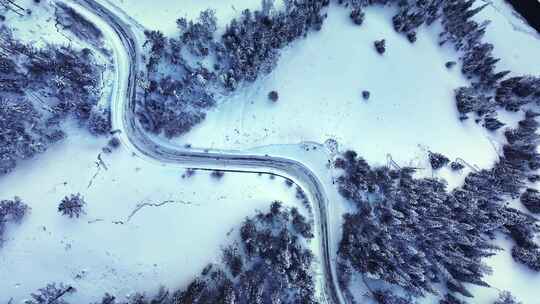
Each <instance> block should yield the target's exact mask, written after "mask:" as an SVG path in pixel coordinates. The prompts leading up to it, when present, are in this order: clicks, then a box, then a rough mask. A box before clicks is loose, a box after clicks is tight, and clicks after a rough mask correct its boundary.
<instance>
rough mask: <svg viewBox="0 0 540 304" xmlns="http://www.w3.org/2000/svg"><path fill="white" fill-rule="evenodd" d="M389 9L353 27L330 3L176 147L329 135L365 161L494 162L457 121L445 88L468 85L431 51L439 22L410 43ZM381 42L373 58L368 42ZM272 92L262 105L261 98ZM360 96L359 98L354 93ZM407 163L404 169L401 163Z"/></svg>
mask: <svg viewBox="0 0 540 304" xmlns="http://www.w3.org/2000/svg"><path fill="white" fill-rule="evenodd" d="M391 16H392V9H391V8H388V7H384V8H383V7H369V8H368V9H366V19H365V22H364V24H363V25H362V26H361V27H358V26H354V25H353V24H352V23H351V21H350V19H349V17H348V13H347V10H345V9H343V8H340V7H336V6H333V5H331V6H330V8H329V10H328V19H327V20H326V21H325V25H324V26H323V29H322V30H321V31H320V32H316V33H310V34H309V35H308V37H307V38H306V39H301V40H300V41H298V42H295V43H293V44H292V45H291V47H289V48H287V49H286V50H285V51H284V52H283V54H282V56H281V58H280V60H279V62H278V65H277V68H276V69H275V70H274V71H273V72H272V73H271V74H270V75H268V76H266V77H262V78H261V79H259V80H257V81H256V82H255V83H253V84H246V85H245V87H242V88H240V89H238V90H237V92H236V93H234V94H233V95H232V96H226V97H224V98H222V99H221V100H220V104H219V105H218V106H217V107H216V108H215V109H213V110H211V111H210V112H209V113H208V115H207V118H206V120H205V121H203V122H202V123H201V124H200V125H197V126H195V127H194V129H193V130H192V131H191V132H189V133H187V134H186V135H184V136H182V137H180V138H179V139H178V141H179V142H180V143H183V144H192V145H193V146H194V147H211V148H220V149H246V148H250V147H256V146H261V145H267V144H274V143H298V142H301V141H314V142H319V143H323V142H325V140H327V139H329V138H332V139H335V140H337V141H338V143H339V144H340V147H341V150H344V149H347V148H352V149H354V150H356V151H358V152H359V154H360V155H361V156H362V157H364V158H365V159H367V160H368V161H369V162H370V163H371V164H379V165H384V164H386V161H387V153H391V154H392V157H393V159H394V160H395V161H396V162H397V163H398V164H400V165H402V166H403V165H406V164H413V165H416V166H419V167H426V166H427V164H426V160H427V153H426V152H427V150H432V151H435V152H440V153H443V154H445V155H447V156H448V157H449V158H452V159H455V158H457V157H461V158H463V159H465V160H466V161H468V162H469V163H471V164H475V165H478V166H479V167H481V168H486V167H490V166H491V165H492V164H493V162H494V160H495V159H496V153H495V150H494V148H493V144H492V142H491V141H496V140H497V139H496V138H491V137H492V135H490V134H489V133H488V132H487V131H486V130H484V129H483V128H482V127H481V126H479V125H477V124H475V122H474V119H469V120H468V121H465V122H460V121H459V119H458V113H457V110H456V106H455V99H454V89H456V88H458V87H460V86H465V85H467V84H468V82H467V80H466V79H465V78H464V77H463V76H462V75H461V72H460V66H459V65H457V66H455V67H453V68H452V69H447V68H446V67H445V63H446V62H448V61H458V54H457V53H456V52H454V51H453V49H451V48H450V46H444V47H439V45H438V43H437V41H438V40H437V36H438V33H439V27H440V25H435V26H433V27H429V28H426V27H422V28H421V29H420V31H419V33H418V41H417V42H416V43H415V44H411V43H409V42H408V41H407V39H406V38H405V37H404V36H403V35H399V34H397V33H395V31H394V30H393V28H392V23H391ZM383 38H384V39H386V45H387V51H386V53H385V54H384V55H382V56H381V55H379V54H378V53H377V52H376V51H375V49H374V47H373V42H374V41H375V40H379V39H383ZM271 90H276V91H277V92H278V93H279V100H278V101H277V102H276V103H272V102H271V101H270V100H269V99H268V93H269V92H270V91H271ZM363 90H367V91H370V93H371V96H370V98H369V100H364V99H363V98H362V91H363ZM411 162H412V163H411Z"/></svg>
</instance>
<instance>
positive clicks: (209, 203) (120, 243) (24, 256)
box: [0, 127, 316, 303]
mask: <svg viewBox="0 0 540 304" xmlns="http://www.w3.org/2000/svg"><path fill="white" fill-rule="evenodd" d="M70 129H71V128H70ZM69 135H70V136H68V138H67V139H66V140H65V141H63V142H62V143H60V144H58V145H56V146H55V147H53V148H51V151H50V152H48V153H46V154H43V155H41V156H40V157H37V158H35V159H33V160H29V161H27V162H24V163H21V166H20V168H18V169H17V170H16V171H15V172H14V173H13V174H12V175H10V178H9V179H4V180H3V181H2V183H0V193H2V195H3V198H8V197H5V196H6V195H7V194H8V193H9V194H17V195H19V196H20V197H21V198H22V199H23V200H24V201H25V202H26V203H28V205H29V206H30V207H31V208H32V209H31V211H30V213H29V215H28V216H27V218H26V219H25V221H24V222H23V224H21V225H17V226H10V228H9V231H8V233H7V234H6V236H7V237H8V238H9V239H8V240H6V242H5V243H4V246H3V248H2V249H1V250H0V269H1V272H2V273H3V274H4V275H1V276H0V302H1V303H7V302H8V301H9V299H10V298H11V297H13V300H14V302H13V303H21V302H22V300H23V299H25V298H27V297H28V296H29V294H30V293H31V292H34V291H35V290H37V289H38V288H41V287H43V286H45V285H46V284H47V283H49V282H64V283H66V284H69V285H73V286H74V287H75V288H77V290H78V291H77V293H75V294H74V295H73V296H70V298H69V300H70V302H74V303H90V302H94V301H98V300H100V297H101V296H102V295H103V294H104V293H105V292H110V293H113V294H115V295H117V296H118V297H119V299H121V298H122V297H124V296H126V295H128V294H130V293H134V292H147V293H148V294H154V293H155V292H157V290H158V288H159V286H160V285H162V284H163V285H164V286H166V287H168V288H170V289H178V288H181V287H184V286H186V285H187V284H188V283H189V282H190V281H191V280H192V279H193V278H194V277H195V276H196V275H198V274H199V273H200V271H201V270H202V269H203V268H204V266H206V265H207V264H208V263H210V262H219V261H220V248H221V247H222V246H226V245H229V244H232V243H233V242H234V241H236V236H237V235H238V231H237V228H238V227H239V225H240V224H241V222H242V221H243V219H244V218H245V217H246V216H252V215H254V214H255V210H257V209H258V210H267V209H268V208H269V205H270V203H271V202H272V201H273V200H281V201H283V202H284V204H285V206H291V205H293V206H297V207H299V206H300V207H301V206H302V205H301V203H300V202H299V201H298V200H297V199H296V198H295V194H296V192H295V188H294V187H288V186H287V185H286V184H285V183H284V180H283V179H281V178H278V177H276V178H275V179H270V177H269V176H268V175H261V176H259V175H257V174H240V173H237V174H234V173H226V174H225V175H224V176H223V178H221V179H219V180H217V179H215V178H213V177H211V176H210V172H202V171H197V172H196V173H195V175H194V176H192V177H191V178H182V177H181V176H182V174H183V173H184V171H183V170H181V169H180V168H170V167H163V166H159V165H155V164H152V163H149V162H147V161H144V160H141V159H140V158H138V157H135V156H133V155H132V154H131V152H129V151H127V150H126V149H125V148H122V147H121V148H119V150H116V151H115V152H114V153H112V154H103V153H102V154H101V159H102V160H103V163H101V162H100V161H99V160H98V159H97V155H98V153H99V152H100V150H101V147H103V145H104V144H105V142H104V141H103V140H98V139H96V138H95V137H92V136H90V135H88V134H86V133H85V131H80V130H78V129H77V128H76V127H74V128H72V131H71V132H70V134H69ZM99 163H101V164H100V165H99V167H98V166H97V164H99ZM77 192H80V193H81V194H82V195H83V196H84V199H85V200H86V202H87V206H86V213H87V214H86V215H84V216H82V217H81V218H79V219H69V218H67V217H63V216H61V215H60V214H59V213H58V212H57V206H58V203H59V202H60V201H61V200H62V198H63V197H64V196H65V195H69V194H71V193H77ZM143 205H144V206H143ZM141 206H142V207H141ZM233 228H234V230H232V229H233ZM312 245H313V246H315V247H316V245H314V244H312ZM5 274H9V275H5Z"/></svg>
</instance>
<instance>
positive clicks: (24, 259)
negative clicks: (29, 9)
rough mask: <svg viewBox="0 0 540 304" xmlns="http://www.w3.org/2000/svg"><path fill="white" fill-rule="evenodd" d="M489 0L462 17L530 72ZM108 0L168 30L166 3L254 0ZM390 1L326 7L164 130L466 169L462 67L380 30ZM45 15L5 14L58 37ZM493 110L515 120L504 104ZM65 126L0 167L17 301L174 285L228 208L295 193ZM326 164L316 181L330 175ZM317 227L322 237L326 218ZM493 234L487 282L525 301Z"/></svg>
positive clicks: (203, 138)
mask: <svg viewBox="0 0 540 304" xmlns="http://www.w3.org/2000/svg"><path fill="white" fill-rule="evenodd" d="M21 2H22V1H21ZM27 2H30V1H29V0H28V1H27ZM493 2H494V4H493V6H490V7H488V8H486V9H485V10H484V11H483V12H482V13H481V14H479V16H478V17H477V18H482V19H486V18H487V19H490V20H492V24H491V25H490V26H489V27H488V31H487V35H486V38H487V40H488V41H490V42H493V43H494V44H495V51H494V53H495V55H496V56H498V57H501V58H502V59H501V61H500V63H499V67H500V69H501V70H503V69H510V70H512V71H513V72H514V74H515V75H518V74H522V73H533V74H540V68H539V67H537V66H535V65H533V64H531V58H534V57H535V54H538V53H540V42H539V41H538V34H536V33H535V32H531V30H530V29H528V28H527V26H526V25H524V24H523V23H522V21H520V20H519V19H518V18H516V17H515V16H513V15H512V14H511V13H508V7H507V6H506V4H505V3H504V2H503V1H502V0H497V1H493ZM111 3H113V4H115V5H117V6H118V7H120V8H121V9H123V10H125V11H126V12H127V14H128V15H130V16H131V17H133V18H134V19H135V20H137V21H138V22H140V23H141V24H142V25H143V26H145V27H148V28H152V29H160V30H162V31H163V32H165V33H166V34H169V35H175V33H176V24H175V20H176V18H178V17H188V18H195V17H196V16H197V15H198V14H199V12H200V11H201V10H204V9H206V8H213V9H215V10H216V13H217V17H218V21H219V25H220V26H221V27H222V28H223V26H224V25H225V24H227V22H228V21H229V20H230V18H232V17H234V16H237V15H238V14H239V13H240V12H241V10H242V9H244V8H257V7H259V1H246V0H240V1H235V0H222V1H210V0H198V1H195V0H190V1H181V2H179V1H170V0H167V1H165V0H155V1H137V0H114V1H113V0H111ZM148 12H152V13H148ZM391 14H392V12H391V11H389V10H388V9H383V8H380V7H371V8H368V9H367V10H366V19H365V23H364V25H363V26H361V27H356V26H354V25H352V24H351V22H350V20H349V18H348V13H347V11H346V10H345V9H342V8H337V7H331V8H330V11H329V14H328V19H327V20H326V24H325V26H324V27H323V29H322V30H321V32H318V33H311V34H310V35H309V36H308V37H307V38H306V39H303V40H300V41H298V42H295V43H293V44H292V45H291V46H290V47H288V48H287V49H286V50H285V51H284V52H283V54H282V56H281V59H280V61H279V63H278V66H277V68H276V69H275V70H274V71H273V72H272V73H271V74H270V75H268V76H265V77H262V78H261V79H259V80H258V81H256V82H255V83H253V84H248V85H246V86H245V87H244V88H241V89H239V90H238V92H237V93H235V94H233V95H232V96H227V97H226V98H222V99H221V100H220V101H219V105H218V107H216V108H215V109H214V110H212V111H211V112H210V113H209V114H208V117H207V119H206V120H205V121H204V122H203V123H202V124H201V125H199V126H197V127H195V128H194V130H193V131H192V132H190V133H188V134H187V135H186V136H184V137H182V138H180V139H178V142H179V143H181V144H184V143H189V144H192V145H193V146H195V147H201V148H218V149H241V150H244V149H251V148H256V147H260V146H266V145H273V144H296V143H299V142H302V141H313V142H317V143H324V142H325V141H326V140H327V139H334V140H336V141H337V142H338V143H339V148H340V150H341V151H343V150H345V149H349V148H350V149H355V150H356V151H358V153H359V154H360V155H361V156H363V157H364V158H366V159H367V160H368V161H369V162H370V163H371V164H373V165H383V164H386V162H387V160H388V159H387V154H391V156H392V159H393V160H395V161H396V162H397V163H398V164H399V165H414V166H419V167H422V168H426V170H423V171H422V172H423V173H424V174H425V175H430V174H431V171H430V170H428V169H427V166H428V165H427V151H428V150H431V151H434V152H440V153H443V154H445V155H447V156H448V157H450V158H452V159H455V158H458V157H460V158H463V159H464V160H466V161H467V162H469V163H471V164H473V165H477V166H478V167H480V168H486V167H489V166H491V165H492V164H493V162H494V161H495V160H496V157H497V153H496V150H497V149H498V146H499V144H498V142H500V141H501V138H500V136H496V135H493V134H491V133H489V132H487V131H486V130H485V129H483V128H482V127H481V126H478V125H476V124H475V123H474V121H473V120H472V119H470V120H468V121H466V122H460V121H459V120H458V114H457V111H456V109H455V101H454V98H453V96H454V95H453V89H455V88H457V87H459V86H463V85H467V81H466V80H465V79H464V78H463V76H462V75H461V73H460V71H459V66H455V67H454V68H453V69H450V70H448V69H446V68H445V67H444V64H445V62H447V61H450V60H454V61H458V60H457V59H458V56H459V55H458V54H457V53H455V52H454V51H453V50H452V49H451V48H450V47H449V46H445V47H439V46H438V44H437V35H438V31H439V28H438V27H436V26H435V27H430V28H425V27H423V28H421V29H420V31H419V33H418V41H417V42H416V43H415V44H410V43H409V42H408V41H407V40H406V38H405V37H403V36H402V35H398V34H396V33H395V32H394V30H393V29H392V27H391V20H390V18H391ZM45 15H46V14H45V13H43V14H35V15H34V16H35V17H36V18H42V19H43V20H41V19H39V20H40V22H38V23H36V24H34V23H33V22H27V23H28V24H32V26H36V27H37V28H36V29H32V30H31V31H34V32H31V31H30V29H28V31H25V27H24V26H26V25H21V26H18V27H19V28H20V30H19V31H18V32H17V33H16V34H17V35H20V36H19V37H20V38H21V39H35V37H36V36H39V37H41V38H40V39H39V40H44V41H47V42H55V41H56V42H58V43H69V42H68V40H67V39H66V38H65V37H63V36H62V35H60V34H59V33H58V32H56V30H55V29H54V23H53V22H52V23H51V22H50V20H48V21H49V22H47V19H46V18H43V17H39V16H45ZM10 22H11V21H10ZM21 24H22V23H21ZM24 24H26V23H24ZM51 26H52V27H51ZM516 27H517V28H518V30H516V29H515V28H516ZM38 30H41V31H42V32H41V31H38ZM51 32H53V34H47V33H51ZM25 35H27V36H25ZM32 37H34V38H32ZM382 38H384V39H386V43H387V52H386V53H385V54H384V55H383V56H380V55H378V54H377V53H376V52H375V51H374V49H373V41H374V40H378V39H382ZM271 90H277V91H278V93H279V100H278V102H277V103H271V102H270V101H269V100H268V98H267V94H268V92H269V91H271ZM363 90H369V91H370V92H371V97H370V99H369V100H367V101H365V100H363V99H362V96H361V92H362V91H363ZM105 99H106V98H105ZM503 118H504V120H505V121H508V122H515V120H516V116H515V115H504V116H503ZM69 129H70V130H71V131H70V136H69V137H68V139H67V140H66V141H64V142H62V143H60V144H58V145H56V146H55V147H53V148H51V149H50V150H49V151H48V152H47V153H45V154H43V155H41V156H39V157H37V158H35V159H33V160H30V161H26V162H24V163H21V164H20V165H19V166H18V167H17V169H16V171H15V172H14V173H13V174H11V175H9V176H8V177H7V178H3V179H2V180H1V181H0V199H8V198H11V197H12V196H14V195H18V196H20V197H21V198H22V199H23V201H25V202H26V203H28V204H29V205H30V207H31V208H32V210H31V212H30V214H29V216H28V217H27V219H26V220H25V221H24V222H23V224H22V225H19V226H10V228H9V230H8V232H7V236H8V240H7V242H6V243H5V245H4V246H3V248H1V249H0V273H4V274H9V275H1V276H0V302H1V301H4V302H7V301H8V300H9V298H10V297H13V298H14V300H15V303H20V301H21V299H23V298H24V297H26V296H27V295H28V294H29V293H30V292H32V291H34V290H36V289H37V288H40V287H43V286H44V285H45V284H46V283H47V282H50V281H62V282H65V283H69V284H72V285H73V286H75V287H76V288H77V289H78V293H76V294H75V296H74V297H73V298H72V299H74V300H75V302H77V301H80V302H86V301H88V300H97V297H99V296H100V295H101V294H103V293H104V292H113V293H115V294H120V295H127V294H129V293H131V292H134V291H147V292H153V291H155V290H156V289H157V287H158V286H159V285H160V284H165V285H166V286H167V287H169V288H178V287H183V286H185V284H186V283H187V282H188V281H189V280H191V279H192V278H193V277H194V276H195V275H196V274H198V273H199V272H200V270H201V269H202V268H203V267H204V266H205V265H206V264H207V263H208V262H212V261H217V260H218V259H219V250H218V249H219V248H220V246H223V245H226V244H229V243H230V242H231V241H234V233H235V232H236V231H235V230H233V234H229V232H231V230H230V229H233V228H235V227H238V225H239V223H240V222H241V221H242V219H243V218H244V217H246V216H249V215H252V214H254V212H255V210H256V209H265V208H267V207H268V205H269V203H270V202H271V201H273V200H282V201H284V202H285V203H286V204H293V205H298V204H299V202H298V201H297V200H296V199H295V198H294V196H295V190H294V188H288V187H287V186H286V185H285V183H284V182H283V180H282V179H279V178H276V179H270V178H269V177H268V176H258V175H256V174H232V173H227V174H225V176H224V177H223V179H221V180H215V179H213V178H211V177H210V176H209V173H208V172H197V173H196V174H195V176H193V177H191V178H188V179H186V178H182V174H183V173H184V172H183V171H182V170H180V169H179V168H170V167H162V166H159V165H156V164H155V163H148V162H146V161H144V160H141V159H139V158H138V157H136V156H133V155H132V154H131V152H130V151H127V150H125V149H124V148H122V147H121V148H120V149H119V150H117V151H115V152H113V153H112V154H105V153H101V158H102V160H103V163H102V164H101V165H100V166H99V167H98V165H97V164H99V160H98V159H97V156H98V154H99V153H100V152H101V148H102V147H103V146H104V145H105V140H104V139H96V138H94V137H92V136H89V135H88V134H87V133H86V132H85V131H83V130H78V129H77V128H75V127H71V128H69ZM258 150H259V151H264V152H267V153H272V155H280V154H283V155H286V156H289V157H290V156H291V155H293V156H294V157H295V158H303V159H304V160H308V159H309V158H310V157H313V160H311V161H312V163H314V164H318V167H317V170H316V171H318V173H319V174H321V172H323V171H324V170H325V168H324V165H325V162H324V161H325V159H324V155H323V154H321V153H322V152H320V153H315V152H313V151H312V152H311V153H310V152H308V151H302V150H301V149H296V150H295V149H292V150H291V151H286V150H284V149H283V148H282V147H279V146H266V147H264V148H259V149H258ZM105 167H106V168H105ZM323 174H324V173H323ZM329 174H331V172H330V173H329V172H326V176H325V178H324V179H323V181H324V182H326V183H327V186H328V187H332V186H331V179H330V177H329V176H328V175H329ZM440 176H442V177H445V178H449V182H450V185H451V186H455V185H456V184H458V183H459V181H460V179H461V177H463V176H464V173H463V174H461V175H457V176H456V175H454V174H452V173H450V172H448V171H446V170H443V171H442V172H441V173H440ZM77 192H80V193H81V194H82V195H83V196H84V198H85V200H86V201H87V203H88V205H87V214H86V215H85V216H83V217H82V218H80V219H68V218H64V217H61V216H60V215H59V214H58V213H57V210H56V208H57V205H58V203H59V202H60V200H61V199H62V198H63V197H64V196H65V195H69V194H71V193H77ZM328 195H329V196H330V199H331V201H332V202H334V205H333V206H332V208H331V213H332V215H333V217H332V220H333V221H336V222H337V221H339V220H340V218H341V214H342V213H343V212H345V211H346V208H347V204H346V203H344V202H343V199H342V198H340V197H339V196H337V193H335V192H332V193H328ZM160 203H164V204H163V205H161V206H151V205H146V206H144V207H142V208H141V209H138V207H140V206H141V204H160ZM137 209H138V211H136V212H135V213H134V214H133V212H134V211H135V210H137ZM332 227H333V229H334V230H333V232H332V238H333V240H334V243H337V241H338V237H339V236H340V231H339V225H336V224H335V223H334V224H333V225H332ZM498 243H500V244H501V246H503V247H504V248H505V249H506V251H504V252H501V253H500V254H498V255H496V256H495V257H493V258H491V259H489V260H488V263H489V264H490V265H492V266H493V267H494V273H493V275H492V276H490V277H489V278H488V279H487V281H488V282H489V283H491V284H492V285H493V286H494V287H495V288H498V289H501V290H510V291H512V292H513V293H514V294H515V295H516V296H517V297H518V298H519V299H521V300H522V301H523V302H524V303H536V302H535V301H538V297H537V296H536V294H535V292H534V286H537V285H539V284H540V276H539V275H538V274H532V273H531V272H530V271H528V270H526V269H524V267H522V266H520V265H518V264H516V263H515V262H513V261H512V259H511V257H510V252H509V250H510V247H509V243H508V242H507V241H505V240H502V239H499V240H498ZM334 245H335V244H334ZM471 289H472V290H473V291H474V293H475V296H476V298H475V299H474V302H473V303H489V301H491V300H492V299H493V298H494V297H495V296H496V293H497V290H495V289H486V288H478V287H471ZM430 301H431V300H428V301H427V302H430Z"/></svg>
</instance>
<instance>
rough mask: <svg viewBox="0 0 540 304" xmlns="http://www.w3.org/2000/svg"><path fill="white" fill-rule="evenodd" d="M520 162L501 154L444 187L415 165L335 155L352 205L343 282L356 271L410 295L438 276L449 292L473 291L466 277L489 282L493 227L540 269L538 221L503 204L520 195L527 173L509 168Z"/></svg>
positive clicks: (429, 288)
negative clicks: (491, 164)
mask: <svg viewBox="0 0 540 304" xmlns="http://www.w3.org/2000/svg"><path fill="white" fill-rule="evenodd" d="M517 163H519V165H522V164H521V162H517ZM517 163H516V162H515V159H513V158H512V159H508V160H501V161H500V162H499V163H498V164H497V165H496V166H495V168H493V169H491V170H482V171H480V172H474V173H471V174H470V175H469V176H468V177H467V178H466V180H465V183H464V185H463V186H462V187H459V188H456V189H454V190H452V191H450V192H448V191H447V189H446V184H445V182H444V181H441V180H438V179H432V178H423V179H415V178H413V177H412V174H413V173H414V169H411V168H402V169H399V170H392V169H389V168H386V167H382V168H371V167H370V166H369V165H368V164H367V163H366V162H365V160H363V159H362V158H360V157H358V156H357V155H356V153H355V152H353V151H348V152H346V153H345V154H344V155H343V157H341V158H338V159H337V160H336V162H335V166H336V167H337V168H341V169H343V174H342V175H341V176H340V177H339V178H338V179H337V181H338V184H339V191H340V193H341V194H342V195H343V196H344V197H346V198H347V199H349V200H351V201H352V202H353V204H354V206H355V211H354V212H351V213H348V214H346V215H345V216H344V223H343V232H342V233H343V234H342V239H341V242H340V245H339V251H338V257H339V261H338V263H339V267H338V269H339V272H340V277H339V280H340V284H341V285H342V286H343V288H344V289H345V290H347V288H348V287H349V285H350V281H351V276H352V274H353V273H354V272H357V273H360V274H361V275H362V276H363V277H364V278H367V279H371V280H378V281H383V282H386V283H389V284H391V285H393V286H399V287H400V288H402V289H403V290H404V291H406V293H407V294H408V295H409V296H412V297H416V296H421V295H425V294H426V293H434V294H436V293H437V291H438V288H437V285H436V284H439V283H442V284H443V286H445V287H446V288H447V289H448V290H449V291H450V293H453V294H461V295H463V296H465V297H472V294H471V293H470V292H469V291H468V290H467V288H466V287H465V284H464V283H471V284H476V285H480V286H488V284H487V283H486V282H485V281H483V277H484V275H485V274H487V273H489V267H487V266H486V265H485V264H484V263H483V258H485V257H488V256H491V255H493V254H494V252H495V251H496V250H498V249H499V248H497V247H495V246H494V245H493V244H492V239H493V238H494V234H495V233H496V232H502V233H504V234H506V235H508V236H510V237H511V238H513V239H514V240H515V243H516V246H515V247H514V249H513V251H512V254H513V256H514V258H515V259H516V261H518V262H521V263H524V264H525V265H527V266H529V267H530V268H531V269H534V270H538V269H540V268H538V266H540V264H539V263H540V254H539V250H538V245H537V244H535V243H534V235H535V233H537V232H538V231H540V227H539V226H538V224H537V220H536V219H535V218H533V217H532V216H529V215H528V214H525V213H523V212H520V211H518V210H516V209H513V208H510V207H508V206H506V205H505V204H504V199H505V198H507V197H508V196H512V195H514V194H518V195H519V191H520V189H521V181H522V180H523V178H524V177H525V175H526V174H521V172H522V171H520V170H521V169H520V168H516V167H514V166H515V165H516V164H517ZM372 293H373V294H372V295H373V297H374V298H375V299H378V298H379V297H380V295H377V294H376V293H375V292H372ZM379 302H380V303H410V302H398V301H397V302H396V301H394V302H385V301H382V300H379ZM444 303H446V302H444ZM449 303H452V302H449Z"/></svg>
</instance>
